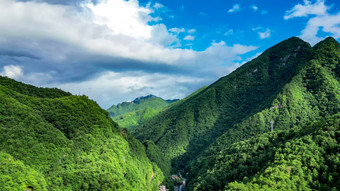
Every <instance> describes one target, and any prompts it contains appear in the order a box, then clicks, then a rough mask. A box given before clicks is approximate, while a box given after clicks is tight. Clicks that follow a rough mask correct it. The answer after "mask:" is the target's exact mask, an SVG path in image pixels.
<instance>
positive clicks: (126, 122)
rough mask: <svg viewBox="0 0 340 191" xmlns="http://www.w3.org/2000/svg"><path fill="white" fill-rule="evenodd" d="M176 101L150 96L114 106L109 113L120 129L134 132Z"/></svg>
mask: <svg viewBox="0 0 340 191" xmlns="http://www.w3.org/2000/svg"><path fill="white" fill-rule="evenodd" d="M176 101H178V99H175V100H164V99H162V98H160V97H156V96H154V95H148V96H144V97H139V98H136V99H135V100H133V101H131V102H123V103H120V104H117V106H116V105H112V106H111V107H110V108H109V109H108V110H107V111H108V112H109V114H110V117H111V118H112V119H113V120H114V121H115V122H117V123H118V125H119V126H120V127H122V128H127V129H128V130H129V131H132V130H134V129H135V128H136V127H138V126H140V125H141V124H143V123H145V122H146V121H148V120H149V119H150V118H152V117H153V116H155V115H156V114H158V113H159V112H161V111H162V110H164V109H166V108H167V107H169V105H171V104H172V103H174V102H176Z"/></svg>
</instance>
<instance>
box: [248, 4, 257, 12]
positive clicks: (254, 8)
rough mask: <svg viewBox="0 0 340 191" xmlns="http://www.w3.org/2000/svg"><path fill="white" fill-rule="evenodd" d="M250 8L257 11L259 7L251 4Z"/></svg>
mask: <svg viewBox="0 0 340 191" xmlns="http://www.w3.org/2000/svg"><path fill="white" fill-rule="evenodd" d="M250 8H252V9H253V10H254V11H257V10H258V9H259V8H258V7H257V6H256V5H252V6H251V7H250Z"/></svg>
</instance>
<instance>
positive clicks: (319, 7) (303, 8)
mask: <svg viewBox="0 0 340 191" xmlns="http://www.w3.org/2000/svg"><path fill="white" fill-rule="evenodd" d="M327 9H329V7H327V6H326V5H325V1H324V0H317V1H316V2H315V3H313V4H312V3H311V2H310V1H308V0H304V4H303V5H302V4H297V5H295V6H294V7H293V8H292V9H290V10H288V11H286V14H285V16H284V19H286V20H287V19H291V18H294V17H306V16H308V15H324V14H325V13H326V12H327Z"/></svg>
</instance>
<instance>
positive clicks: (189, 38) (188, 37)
mask: <svg viewBox="0 0 340 191" xmlns="http://www.w3.org/2000/svg"><path fill="white" fill-rule="evenodd" d="M183 39H184V40H195V37H194V36H192V35H187V36H185V37H184V38H183Z"/></svg>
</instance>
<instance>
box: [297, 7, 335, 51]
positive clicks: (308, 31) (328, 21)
mask: <svg viewBox="0 0 340 191" xmlns="http://www.w3.org/2000/svg"><path fill="white" fill-rule="evenodd" d="M339 26H340V12H339V13H337V14H335V15H328V14H326V15H322V16H317V17H314V18H311V19H310V20H309V21H308V23H307V25H306V27H305V29H303V31H302V32H301V36H300V37H301V38H302V39H304V40H306V41H308V42H310V43H311V44H316V43H317V42H319V41H320V40H322V39H323V38H324V36H323V37H318V36H317V35H318V32H319V31H320V30H321V31H323V32H326V33H329V34H330V35H331V36H333V37H334V38H336V39H337V38H340V27H339Z"/></svg>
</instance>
